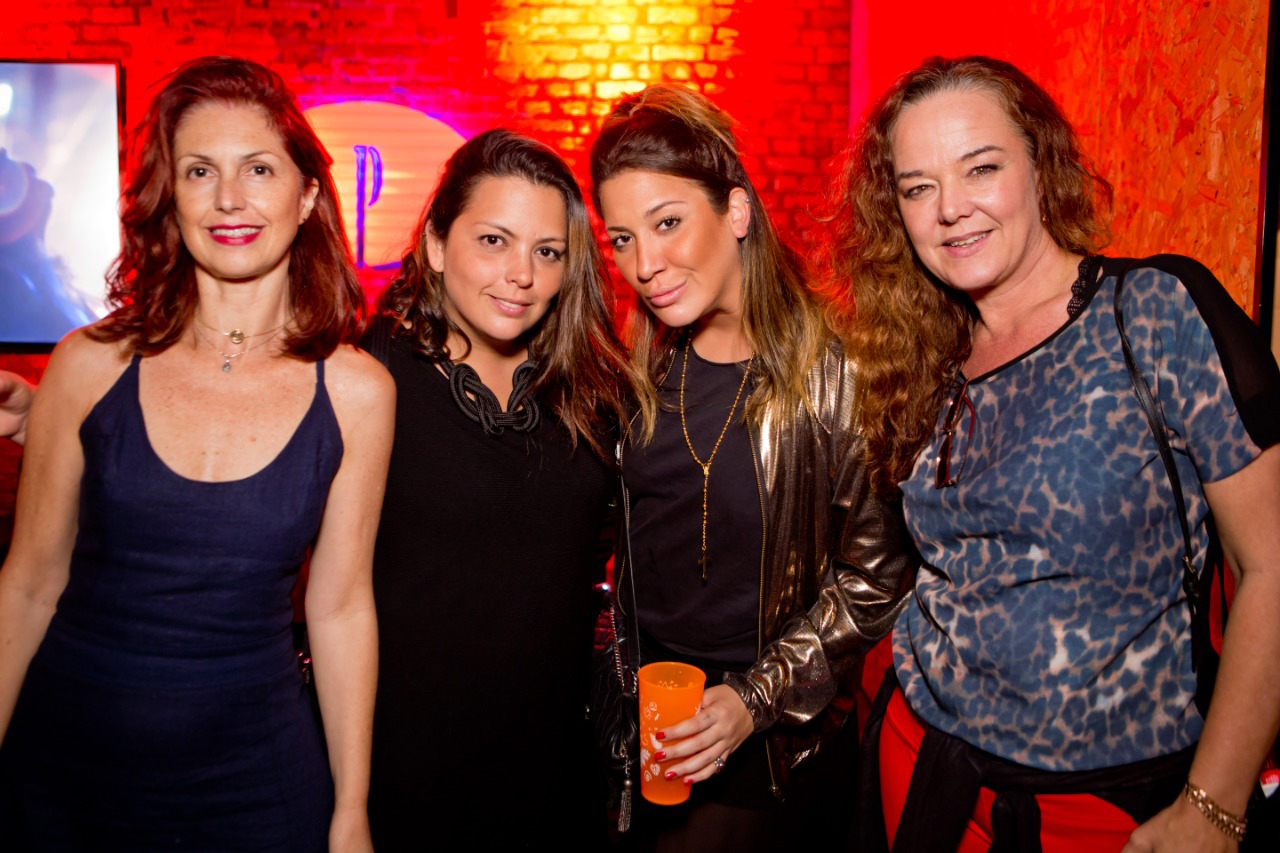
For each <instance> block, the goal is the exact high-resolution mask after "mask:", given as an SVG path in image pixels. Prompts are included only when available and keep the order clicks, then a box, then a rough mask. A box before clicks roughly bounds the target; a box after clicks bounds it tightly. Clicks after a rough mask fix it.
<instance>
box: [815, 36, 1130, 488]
mask: <svg viewBox="0 0 1280 853" xmlns="http://www.w3.org/2000/svg"><path fill="white" fill-rule="evenodd" d="M975 89H976V90H981V91H984V92H988V93H990V94H992V95H993V96H994V97H995V98H996V100H997V101H998V102H999V103H1000V105H1001V106H1003V107H1004V110H1005V114H1006V115H1007V116H1008V117H1009V121H1010V122H1011V123H1012V124H1013V126H1014V127H1015V128H1016V129H1017V130H1018V132H1019V133H1020V134H1021V135H1022V137H1023V139H1024V140H1025V141H1026V145H1027V151H1028V153H1029V154H1030V156H1031V161H1032V163H1033V164H1034V166H1035V171H1036V176H1037V186H1038V188H1039V193H1040V200H1039V202H1040V212H1041V215H1042V218H1043V220H1044V222H1045V228H1046V230H1047V231H1048V232H1049V235H1050V236H1051V237H1052V238H1053V240H1054V242H1056V243H1057V244H1058V246H1060V247H1061V248H1063V249H1065V250H1067V251H1068V252H1072V253H1075V254H1090V253H1093V252H1096V251H1098V250H1099V249H1101V248H1102V247H1103V246H1105V245H1106V244H1107V242H1108V239H1109V234H1108V228H1107V221H1106V220H1107V215H1108V214H1109V211H1110V205H1111V186H1110V184H1108V183H1107V182H1106V181H1105V180H1103V179H1102V178H1101V177H1099V176H1098V175H1097V174H1096V173H1095V172H1094V171H1093V169H1092V167H1091V165H1090V164H1089V162H1088V160H1087V159H1086V158H1085V156H1084V154H1083V153H1082V152H1081V150H1080V144H1079V141H1078V140H1077V138H1076V133H1075V131H1074V130H1073V129H1072V127H1071V125H1070V123H1069V122H1068V121H1067V120H1066V118H1064V117H1063V115H1062V111H1061V110H1060V109H1059V108H1058V106H1057V104H1055V103H1054V101H1053V99H1052V98H1051V97H1050V96H1049V95H1048V93H1046V92H1045V91H1044V89H1042V88H1040V86H1038V85H1037V84H1036V83H1035V82H1034V81H1032V80H1031V78H1029V77H1028V76H1027V75H1026V74H1024V73H1022V72H1021V71H1019V70H1018V69H1017V68H1016V67H1014V66H1013V65H1011V64H1009V63H1008V62H1003V61H1001V60H998V59H990V58H988V57H985V56H964V57H960V58H957V59H946V58H942V57H932V58H930V59H927V60H925V62H924V63H923V64H922V65H921V66H920V67H919V68H916V69H915V70H913V71H910V72H908V73H906V74H904V75H903V76H901V77H899V78H898V80H897V82H895V83H894V84H893V86H892V87H890V89H889V91H888V92H886V93H885V94H884V96H883V97H881V98H880V100H879V101H877V102H876V104H875V105H874V106H873V107H872V109H871V112H870V114H869V115H868V116H867V120H866V123H865V124H864V126H863V128H862V130H861V132H860V133H859V135H858V136H857V138H856V139H855V140H854V143H853V145H852V147H851V149H850V151H849V152H848V154H847V155H846V159H845V165H844V168H843V170H842V176H841V181H840V185H839V188H838V193H839V196H838V199H837V201H836V212H835V215H834V217H833V225H834V227H833V232H832V239H831V241H830V243H829V245H828V247H827V250H826V251H827V258H826V265H825V267H826V270H827V274H828V279H827V281H826V283H825V286H826V287H827V288H828V289H829V290H830V291H833V292H839V291H844V292H845V293H847V294H849V295H851V296H852V301H850V300H849V299H845V300H833V301H832V302H831V303H830V304H831V306H832V309H831V310H832V317H831V321H832V324H833V325H834V326H835V327H836V328H838V329H840V330H841V331H842V332H843V333H844V335H845V336H846V337H847V339H848V342H849V346H850V352H851V353H852V354H853V355H854V356H855V357H856V358H857V360H858V362H859V365H860V368H861V375H862V379H863V392H864V395H865V397H864V398H863V400H864V409H863V430H864V433H865V436H866V442H867V453H868V462H869V466H870V468H871V476H872V480H873V482H874V483H875V485H876V487H877V488H878V489H879V490H880V491H882V492H885V493H890V492H893V491H896V489H897V483H898V482H899V481H901V480H903V479H905V478H906V477H907V476H908V475H909V474H910V472H911V467H912V465H913V463H914V460H915V456H916V454H917V453H918V452H919V450H920V447H921V446H923V444H924V443H925V441H927V440H928V438H929V435H930V434H931V433H932V431H933V429H934V425H935V423H936V420H937V416H938V411H939V409H940V407H941V405H942V397H943V396H944V395H945V393H946V388H947V385H948V383H949V381H950V379H951V378H952V377H953V376H955V374H956V372H957V371H958V370H959V369H960V366H961V365H962V364H963V363H964V361H965V359H966V358H968V356H969V352H970V327H971V324H972V321H973V317H974V307H973V303H972V302H971V301H970V300H969V298H968V297H967V296H965V295H963V294H961V293H959V292H958V291H955V290H952V289H950V288H947V287H945V286H943V285H942V284H940V283H939V282H938V281H937V279H935V278H933V277H932V276H931V275H930V274H929V272H928V270H926V269H925V267H924V266H923V264H921V263H920V260H919V258H918V257H917V256H916V254H915V251H914V249H913V248H912V246H911V242H910V240H909V238H908V236H907V232H906V229H905V227H904V226H903V223H902V218H901V216H900V214H899V211H898V195H897V183H896V181H895V178H894V175H895V172H894V165H893V146H892V134H893V130H894V127H895V125H896V124H897V121H898V118H899V117H900V116H901V115H902V113H903V111H904V110H906V109H907V108H908V107H910V106H912V105H913V104H917V103H919V102H920V101H923V100H924V99H926V98H928V97H929V96H931V95H934V94H937V93H939V92H950V91H957V90H975Z"/></svg>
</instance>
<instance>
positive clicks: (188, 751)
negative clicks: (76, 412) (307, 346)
mask: <svg viewBox="0 0 1280 853" xmlns="http://www.w3.org/2000/svg"><path fill="white" fill-rule="evenodd" d="M138 365H139V359H138V358H137V357H136V356H135V358H134V360H133V362H132V363H131V364H130V365H129V367H128V368H127V369H126V370H125V372H124V373H123V374H122V375H121V377H120V379H119V380H117V382H116V384H115V385H114V386H113V387H112V388H111V390H110V391H108V392H107V394H106V395H105V396H104V397H103V398H102V399H101V400H100V401H98V403H97V405H96V406H94V408H93V410H92V411H91V412H90V413H89V416H88V417H87V418H86V419H85V421H84V424H83V425H82V426H81V429H80V440H81V443H82V444H83V446H84V454H85V469H84V477H83V481H82V483H81V492H80V516H79V524H80V528H79V533H78V535H77V538H76V544H75V551H74V553H73V556H72V559H71V569H70V579H69V581H68V584H67V587H66V590H65V592H64V593H63V594H62V597H61V599H59V601H58V608H57V612H56V614H55V615H54V617H53V620H52V621H51V623H50V625H49V630H48V633H47V634H46V636H45V638H44V641H43V643H42V644H41V646H40V648H39V650H38V651H37V653H36V655H35V657H34V659H33V660H32V662H31V666H30V668H29V670H28V673H27V678H26V681H25V682H24V684H23V688H22V692H21V694H20V696H19V699H18V707H17V709H16V711H15V713H14V717H13V721H12V723H11V725H10V728H9V732H8V735H7V736H6V738H5V744H4V751H3V754H2V756H0V767H2V768H3V769H2V770H0V778H2V779H3V781H0V792H2V795H3V797H4V803H3V804H2V805H0V817H3V822H0V848H3V849H5V850H94V851H105V850H121V851H123V850H129V851H140V850H169V849H181V850H218V851H232V850H271V851H285V850H288V851H295V850H296V851H321V850H324V849H325V847H326V836H327V833H328V825H329V818H330V815H331V813H332V807H333V790H332V789H333V786H332V782H331V779H330V776H329V768H328V762H327V758H326V755H325V749H324V739H323V734H322V732H321V729H320V726H319V720H318V719H317V715H316V714H315V712H314V710H313V707H312V705H311V702H310V699H309V697H308V694H307V690H306V688H305V686H304V684H303V680H302V676H301V675H300V673H299V671H298V666H297V662H296V656H295V654H294V651H293V648H292V643H291V638H290V622H291V620H292V610H291V606H290V598H289V595H290V590H291V588H292V587H293V584H294V580H295V577H296V575H297V572H298V567H299V566H300V565H301V564H302V562H303V559H304V557H305V555H306V550H307V547H308V545H309V544H310V543H311V541H312V540H313V539H314V538H315V535H316V531H317V529H318V528H319V525H320V518H321V515H322V513H323V510H324V505H325V500H326V498H327V495H328V491H329V485H330V483H331V481H332V480H333V476H334V474H335V473H336V472H337V469H338V465H339V463H340V461H341V459H342V437H341V434H340V432H339V429H338V424H337V420H336V417H335V416H334V413H333V408H332V405H331V404H330V401H329V396H328V394H327V392H326V390H325V386H324V363H323V362H317V363H316V390H315V397H314V399H313V400H312V403H311V407H310V408H309V409H308V411H307V413H306V415H305V416H304V417H303V419H302V421H301V423H300V424H299V425H298V427H297V430H296V431H295V432H294V434H293V436H292V437H291V438H290V440H289V442H288V444H287V445H286V446H285V448H284V449H283V450H282V451H281V452H280V454H279V455H278V456H277V457H276V458H275V459H274V460H273V461H272V462H271V463H270V464H268V465H267V466H266V467H265V468H264V469H262V470H261V471H259V472H258V473H256V474H254V475H252V476H250V477H246V478H244V479H242V480H234V481H229V482H220V483H209V482H203V481H196V480H189V479H187V478H185V477H182V476H179V475H178V474H176V473H175V472H174V471H172V470H171V469H170V468H169V467H168V466H166V465H165V463H164V462H163V461H162V460H161V459H160V458H159V457H158V456H157V455H156V454H155V451H154V450H153V449H152V447H151V445H150V442H149V440H148V438H147V434H146V428H145V425H144V422H143V418H142V409H141V406H140V404H139V401H138Z"/></svg>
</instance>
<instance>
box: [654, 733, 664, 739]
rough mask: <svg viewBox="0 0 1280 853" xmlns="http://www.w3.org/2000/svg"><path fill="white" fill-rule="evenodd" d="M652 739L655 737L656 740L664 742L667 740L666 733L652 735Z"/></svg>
mask: <svg viewBox="0 0 1280 853" xmlns="http://www.w3.org/2000/svg"><path fill="white" fill-rule="evenodd" d="M654 737H656V738H657V739H658V740H666V739H667V733H666V732H658V733H657V734H656V735H654Z"/></svg>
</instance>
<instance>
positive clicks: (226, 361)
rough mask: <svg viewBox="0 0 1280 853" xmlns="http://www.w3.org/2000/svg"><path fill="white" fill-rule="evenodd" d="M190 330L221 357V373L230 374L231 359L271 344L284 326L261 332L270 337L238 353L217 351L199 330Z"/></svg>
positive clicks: (193, 328) (215, 346) (194, 328)
mask: <svg viewBox="0 0 1280 853" xmlns="http://www.w3.org/2000/svg"><path fill="white" fill-rule="evenodd" d="M200 325H204V324H203V323H201V324H200ZM191 328H192V331H194V332H195V333H196V337H197V338H199V339H200V340H202V341H204V342H205V343H206V344H208V345H209V346H210V347H212V348H213V351H214V352H216V353H217V354H218V355H220V356H222V372H223V373H230V372H231V360H232V359H233V358H239V357H240V356H242V355H248V354H249V353H250V352H252V351H253V350H256V349H257V348H258V347H260V346H265V345H266V344H269V343H271V342H272V341H273V340H275V338H276V335H277V334H279V332H280V329H283V328H284V326H279V327H277V328H276V329H273V330H272V331H271V332H270V333H267V332H263V333H262V334H270V335H271V337H269V338H265V339H263V340H261V341H259V342H258V343H256V344H252V345H251V346H247V347H245V348H244V349H242V350H240V352H223V351H222V350H220V349H218V345H217V344H215V343H214V342H213V341H211V340H209V339H208V338H206V337H205V336H204V335H203V334H201V333H200V330H199V329H198V328H196V327H195V326H192V327H191ZM215 331H216V329H215ZM254 337H257V336H256V335H255V336H254Z"/></svg>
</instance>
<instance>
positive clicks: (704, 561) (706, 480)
mask: <svg viewBox="0 0 1280 853" xmlns="http://www.w3.org/2000/svg"><path fill="white" fill-rule="evenodd" d="M692 346H693V343H692V342H691V341H690V340H686V341H685V344H684V362H683V363H682V364H681V365H680V431H681V432H683V433H684V443H685V445H686V446H687V447H688V448H689V455H690V456H692V457H693V461H694V462H697V463H698V467H699V468H701V469H702V558H701V559H699V560H698V568H699V569H700V570H701V572H702V582H703V583H704V584H705V583H706V582H707V569H708V568H710V566H711V558H710V557H708V556H707V488H708V487H709V486H710V485H711V463H712V462H713V461H715V458H716V452H717V451H718V450H720V442H722V441H724V435H725V433H726V432H728V431H729V424H731V423H733V413H734V411H735V410H736V409H737V408H738V401H739V400H740V399H742V390H743V389H744V388H746V387H747V377H748V376H750V375H751V362H752V361H754V360H755V355H752V356H751V358H749V359H748V360H747V367H746V369H745V370H743V371H742V382H741V384H739V385H738V393H737V394H736V395H734V398H733V405H732V406H730V407H729V417H727V418H726V419H725V422H724V426H722V427H721V428H720V435H719V436H717V437H716V443H715V446H713V447H712V448H711V455H710V456H708V457H707V461H706V462H703V461H702V459H700V458H699V457H698V451H696V450H694V449H693V440H692V439H690V438H689V425H688V423H687V422H686V421H685V417H684V378H685V374H686V373H687V372H688V370H689V349H690V347H692Z"/></svg>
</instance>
